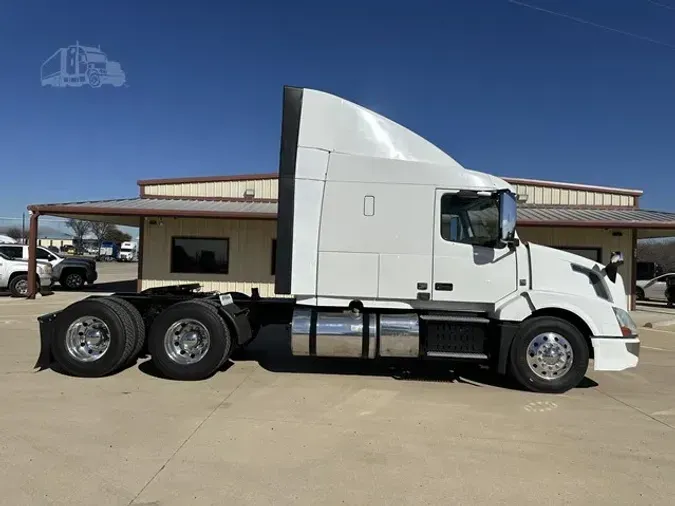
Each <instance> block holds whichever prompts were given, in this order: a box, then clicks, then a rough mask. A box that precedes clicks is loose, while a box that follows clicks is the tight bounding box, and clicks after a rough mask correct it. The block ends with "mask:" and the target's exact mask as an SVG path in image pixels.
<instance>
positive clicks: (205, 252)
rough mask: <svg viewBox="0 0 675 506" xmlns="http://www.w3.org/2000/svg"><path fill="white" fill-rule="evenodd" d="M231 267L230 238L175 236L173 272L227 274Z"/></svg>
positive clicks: (172, 247)
mask: <svg viewBox="0 0 675 506" xmlns="http://www.w3.org/2000/svg"><path fill="white" fill-rule="evenodd" d="M229 267H230V240H229V239H228V238H208V237H173V238H172V239H171V272H173V273H190V274H227V273H228V272H229Z"/></svg>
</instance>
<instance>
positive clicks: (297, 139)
mask: <svg viewBox="0 0 675 506" xmlns="http://www.w3.org/2000/svg"><path fill="white" fill-rule="evenodd" d="M282 109H283V113H282V126H281V152H280V164H279V202H278V221H277V237H276V240H277V253H276V277H275V292H276V294H277V295H278V297H260V296H259V293H258V291H257V290H256V289H254V290H253V293H251V294H242V293H217V292H203V291H201V288H200V286H199V285H198V284H188V285H176V286H168V287H161V288H152V289H149V290H145V291H142V292H140V293H116V294H113V295H110V296H91V297H89V298H86V299H84V300H81V301H79V302H75V303H74V304H71V305H70V306H68V307H66V308H65V309H63V310H61V311H57V312H55V313H50V314H46V315H43V316H40V317H39V319H38V320H39V323H40V336H41V351H40V356H39V358H38V361H37V364H36V366H37V367H42V368H45V367H49V366H50V365H51V364H52V363H53V361H56V362H58V364H59V365H60V366H61V368H62V369H63V370H65V371H66V372H68V373H70V374H73V375H76V376H103V375H107V374H110V373H113V372H115V371H116V370H119V369H121V368H123V367H125V366H126V365H127V364H129V363H130V362H132V361H134V360H136V358H137V357H138V356H139V354H140V353H141V352H142V351H143V350H147V353H148V354H149V355H150V357H151V360H152V361H153V362H154V363H155V365H156V367H157V368H158V369H159V370H160V371H161V372H162V373H163V374H165V375H166V376H168V377H170V378H173V379H180V380H199V379H203V378H206V377H209V376H210V375H212V374H214V373H215V372H216V371H217V370H218V369H219V368H221V366H222V365H223V364H224V363H225V361H227V360H228V358H229V357H230V355H231V354H232V352H233V350H235V349H237V348H239V347H243V346H246V345H247V344H248V343H249V342H251V340H253V339H254V338H255V337H256V335H257V334H258V333H259V331H260V330H261V329H262V328H263V327H265V326H268V325H276V324H283V325H285V328H287V329H288V330H289V332H288V333H287V334H285V333H282V332H279V333H278V338H279V339H288V341H289V343H290V344H289V346H290V348H291V350H292V353H293V354H294V355H298V356H310V357H343V358H345V359H347V358H351V359H361V360H379V359H394V360H395V359H417V360H419V361H441V360H444V361H448V362H449V363H458V362H465V363H466V362H469V363H475V364H482V365H484V366H488V367H491V368H492V369H494V371H496V372H498V373H499V374H502V375H509V376H511V377H512V378H514V379H515V380H516V381H517V382H518V383H519V384H520V385H521V386H522V387H523V388H525V389H529V390H532V391H538V392H548V393H560V392H565V391H567V390H569V389H570V388H573V387H575V386H576V385H578V384H579V382H580V381H581V380H582V379H583V378H584V375H585V374H586V372H587V370H588V368H589V367H591V365H590V364H591V360H592V368H593V369H594V370H596V371H620V370H624V369H627V368H632V367H636V366H637V363H638V356H639V348H640V341H639V339H638V335H637V334H638V332H637V328H636V325H635V323H634V322H633V321H632V319H631V317H630V315H629V313H628V311H627V296H626V291H625V290H626V289H625V286H624V281H623V279H622V277H621V275H620V274H619V273H618V267H619V266H620V265H621V264H622V262H623V256H622V254H621V252H614V253H613V254H612V256H611V260H610V261H609V262H608V263H607V264H606V265H602V264H599V263H597V262H594V261H592V260H590V259H587V258H584V257H581V256H577V255H574V254H571V253H567V252H563V251H560V250H557V249H553V248H548V247H544V246H541V245H537V244H534V243H531V242H526V241H523V240H520V238H519V237H518V233H517V231H516V208H517V196H516V195H515V193H514V189H513V188H512V187H511V186H510V185H509V184H508V183H507V182H506V181H504V180H502V179H500V178H498V177H495V176H492V175H490V174H486V173H481V172H476V171H473V170H468V169H466V168H464V167H462V166H461V165H460V164H459V163H458V162H457V161H455V160H454V159H453V158H451V157H450V156H449V155H447V154H446V153H445V152H443V151H442V150H441V149H439V148H438V147H436V146H435V145H433V144H432V143H430V142H429V141H427V140H425V139H424V138H423V137H421V136H419V135H417V134H416V133H414V132H412V131H410V130H408V129H406V128H405V127H403V126H401V125H399V124H397V123H395V122H394V121H392V120H390V119H387V118H385V117H383V116H381V115H379V114H377V113H375V112H373V111H371V110H369V109H367V108H365V107H362V106H360V105H357V104H355V103H353V102H350V101H348V100H345V99H343V98H340V97H337V96H334V95H331V94H329V93H326V92H322V91H318V90H312V89H307V88H296V87H289V86H287V87H284V90H283V108H282ZM146 260H147V259H146Z"/></svg>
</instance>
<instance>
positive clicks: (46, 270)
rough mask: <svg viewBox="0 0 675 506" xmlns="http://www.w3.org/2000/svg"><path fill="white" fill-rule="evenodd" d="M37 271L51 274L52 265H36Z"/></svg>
mask: <svg viewBox="0 0 675 506" xmlns="http://www.w3.org/2000/svg"><path fill="white" fill-rule="evenodd" d="M37 271H38V274H51V273H52V266H51V265H49V264H47V265H38V266H37Z"/></svg>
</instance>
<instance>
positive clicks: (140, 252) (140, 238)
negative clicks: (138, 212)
mask: <svg viewBox="0 0 675 506" xmlns="http://www.w3.org/2000/svg"><path fill="white" fill-rule="evenodd" d="M142 188H143V187H142V186H141V189H142ZM139 225H140V226H139V227H138V274H137V276H136V279H137V281H136V291H137V292H140V291H141V290H142V289H143V243H144V242H145V216H141V222H140V224H139Z"/></svg>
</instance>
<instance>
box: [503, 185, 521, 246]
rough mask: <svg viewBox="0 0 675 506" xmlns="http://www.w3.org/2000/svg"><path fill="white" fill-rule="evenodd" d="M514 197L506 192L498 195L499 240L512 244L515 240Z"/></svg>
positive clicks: (515, 206)
mask: <svg viewBox="0 0 675 506" xmlns="http://www.w3.org/2000/svg"><path fill="white" fill-rule="evenodd" d="M516 213H517V203H516V196H515V195H514V194H513V193H511V192H508V191H505V192H501V193H500V194H499V240H500V241H501V242H502V243H503V244H513V243H514V242H515V240H516V218H517V215H516Z"/></svg>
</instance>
